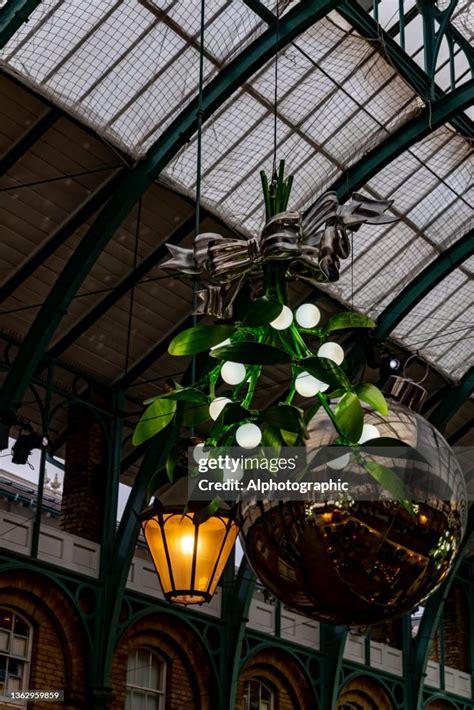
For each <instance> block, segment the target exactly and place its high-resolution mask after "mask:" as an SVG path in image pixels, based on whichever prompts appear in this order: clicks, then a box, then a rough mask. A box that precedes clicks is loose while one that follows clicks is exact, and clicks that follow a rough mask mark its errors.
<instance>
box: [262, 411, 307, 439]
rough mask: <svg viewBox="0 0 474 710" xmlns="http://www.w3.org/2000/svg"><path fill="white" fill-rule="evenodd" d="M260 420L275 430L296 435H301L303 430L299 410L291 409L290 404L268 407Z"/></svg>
mask: <svg viewBox="0 0 474 710" xmlns="http://www.w3.org/2000/svg"><path fill="white" fill-rule="evenodd" d="M262 418H263V421H264V422H267V423H268V424H271V425H272V426H274V427H277V429H284V430H285V431H291V432H296V433H297V434H301V432H302V431H303V429H304V420H303V413H302V411H301V409H298V407H293V406H292V405H291V404H278V405H277V406H276V407H269V408H268V409H266V410H265V411H264V412H263V414H262Z"/></svg>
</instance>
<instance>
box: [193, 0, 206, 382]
mask: <svg viewBox="0 0 474 710" xmlns="http://www.w3.org/2000/svg"><path fill="white" fill-rule="evenodd" d="M205 16H206V0H201V26H200V30H199V93H198V110H197V158H196V222H195V229H194V231H195V238H196V237H197V235H198V234H199V228H200V226H201V182H202V119H203V88H204V23H205ZM192 303H193V327H194V326H195V325H196V324H197V315H196V308H197V279H196V278H194V279H193V301H192ZM195 380H196V355H193V357H192V360H191V382H195Z"/></svg>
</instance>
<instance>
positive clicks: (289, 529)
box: [240, 403, 467, 626]
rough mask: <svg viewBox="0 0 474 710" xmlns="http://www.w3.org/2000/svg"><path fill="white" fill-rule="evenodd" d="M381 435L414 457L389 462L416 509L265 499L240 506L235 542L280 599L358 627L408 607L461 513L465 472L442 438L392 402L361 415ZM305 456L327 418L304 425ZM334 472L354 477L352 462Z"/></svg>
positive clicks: (431, 578) (440, 564) (425, 585)
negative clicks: (385, 410)
mask: <svg viewBox="0 0 474 710" xmlns="http://www.w3.org/2000/svg"><path fill="white" fill-rule="evenodd" d="M365 422H366V423H367V424H372V425H375V426H376V427H377V429H378V431H379V435H380V436H390V437H395V438H398V439H401V440H402V441H404V442H405V443H407V444H409V445H410V446H412V447H414V448H415V449H416V450H417V451H418V452H419V453H420V454H422V457H423V458H420V460H413V459H411V458H410V459H409V460H406V461H401V462H400V460H397V461H392V462H391V461H390V460H387V459H385V460H384V463H385V464H386V465H388V466H390V465H391V463H392V464H393V465H394V466H397V467H398V470H400V467H401V468H404V469H405V471H404V473H405V475H406V479H407V480H408V481H409V484H410V490H411V491H412V492H413V498H414V500H416V501H417V502H416V504H415V511H416V513H415V514H411V513H410V512H408V511H407V510H406V509H405V508H404V507H403V505H401V504H400V503H399V502H398V501H397V500H394V499H393V497H392V499H387V498H385V499H384V497H383V492H382V489H381V493H380V496H379V497H378V499H376V500H367V499H362V500H355V499H354V497H349V498H347V499H346V500H335V499H334V500H327V501H315V500H314V499H313V500H305V501H289V500H285V501H264V502H261V501H260V502H259V501H257V500H255V499H251V500H245V501H242V502H241V504H240V519H241V526H242V528H241V540H242V543H243V546H244V549H245V553H246V555H247V558H248V560H249V562H250V564H251V566H252V567H253V569H254V571H255V573H256V575H257V576H258V578H259V579H260V581H261V582H262V583H263V584H264V585H265V586H266V587H267V589H268V590H269V591H270V592H271V593H272V594H274V595H275V596H276V597H277V598H278V599H279V600H280V601H281V602H282V603H283V604H285V605H287V606H289V607H291V608H293V609H295V610H296V611H298V612H300V613H303V614H306V615H308V616H310V617H312V618H315V619H318V620H320V621H323V622H330V623H336V624H344V625H347V626H367V625H370V624H375V623H379V622H381V621H385V620H387V619H390V618H393V617H395V616H398V615H400V614H403V613H405V612H408V611H410V610H412V609H413V608H414V607H416V606H417V605H419V604H420V603H421V602H422V601H423V600H424V599H426V597H428V596H429V595H430V594H431V593H432V592H433V591H434V590H435V589H436V588H437V587H438V586H439V585H440V584H441V582H442V581H443V580H444V579H445V578H446V575H447V574H448V572H449V570H450V569H451V566H452V563H453V560H454V558H455V556H456V553H457V551H458V549H459V545H460V543H461V540H462V537H463V534H464V529H465V524H466V513H467V500H466V487H465V482H464V476H463V474H462V471H461V469H460V467H459V465H458V463H457V460H456V458H455V456H454V454H453V452H452V451H451V449H450V447H449V445H448V444H447V442H446V441H445V439H444V438H443V436H442V435H441V434H440V433H439V432H438V431H437V430H436V429H435V428H434V427H432V426H431V424H430V423H429V422H428V421H426V419H424V418H423V417H422V416H420V415H419V414H416V413H415V412H412V411H411V410H408V409H406V408H405V407H403V406H401V405H398V404H396V403H391V404H390V413H389V415H388V416H387V417H382V416H380V415H378V414H377V413H373V412H370V413H369V412H367V413H366V416H365ZM308 429H309V439H308V441H307V452H308V458H309V459H311V456H312V455H314V454H315V453H316V452H317V451H318V450H320V449H321V447H325V446H327V445H329V444H333V443H334V442H335V439H336V433H335V431H334V429H333V427H332V424H331V422H330V421H329V419H328V417H327V415H326V414H325V413H324V412H323V413H318V414H317V415H316V416H315V417H314V419H313V420H312V421H311V422H310V425H309V428H308ZM322 468H323V469H325V471H324V473H325V475H329V474H331V475H334V474H336V475H340V474H343V475H344V476H345V477H346V478H347V477H348V476H350V477H351V480H354V481H357V477H358V476H359V477H361V481H362V480H363V479H364V475H363V473H362V474H361V469H360V467H359V466H357V465H356V464H352V463H351V464H350V465H349V466H348V467H346V469H344V471H334V470H333V471H332V472H331V471H330V470H329V469H328V468H327V466H326V465H325V464H324V465H323V466H322Z"/></svg>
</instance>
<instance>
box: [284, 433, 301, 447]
mask: <svg viewBox="0 0 474 710" xmlns="http://www.w3.org/2000/svg"><path fill="white" fill-rule="evenodd" d="M280 434H281V436H282V439H283V441H284V442H285V444H286V446H296V444H297V443H298V439H299V438H300V437H301V432H296V431H287V430H286V429H280Z"/></svg>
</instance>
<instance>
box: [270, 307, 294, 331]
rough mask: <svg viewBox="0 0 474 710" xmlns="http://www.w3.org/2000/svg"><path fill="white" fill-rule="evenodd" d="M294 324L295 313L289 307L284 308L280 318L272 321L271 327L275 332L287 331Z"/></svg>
mask: <svg viewBox="0 0 474 710" xmlns="http://www.w3.org/2000/svg"><path fill="white" fill-rule="evenodd" d="M292 323H293V312H292V310H291V308H288V306H283V307H282V309H281V313H280V315H279V316H277V317H276V318H275V320H272V321H271V323H270V325H271V326H272V328H275V330H285V329H286V328H289V327H290V325H291V324H292Z"/></svg>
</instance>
